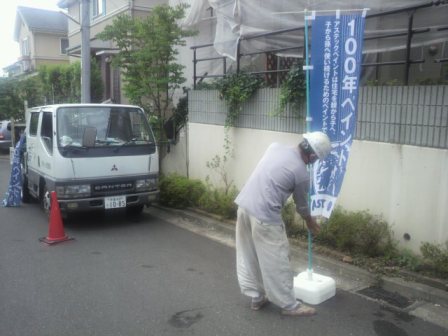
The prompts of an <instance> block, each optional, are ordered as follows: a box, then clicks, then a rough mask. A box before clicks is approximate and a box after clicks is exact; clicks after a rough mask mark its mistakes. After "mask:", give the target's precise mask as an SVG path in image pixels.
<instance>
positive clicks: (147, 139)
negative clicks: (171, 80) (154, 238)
mask: <svg viewBox="0 0 448 336" xmlns="http://www.w3.org/2000/svg"><path fill="white" fill-rule="evenodd" d="M22 172H23V188H22V195H23V196H22V199H23V201H24V202H27V201H28V200H29V199H30V197H33V198H35V199H37V200H39V201H40V203H41V205H42V207H43V209H44V210H46V211H48V210H49V208H50V192H51V191H55V192H56V195H57V199H58V201H59V206H60V208H61V212H62V213H63V214H64V213H70V212H77V211H85V210H95V209H97V210H98V209H103V210H110V209H116V208H125V209H126V211H127V212H129V213H134V214H138V213H140V212H141V211H142V210H143V207H144V206H145V205H149V204H150V203H151V202H152V201H155V200H156V199H157V198H158V195H159V189H158V178H159V158H158V150H157V146H156V143H155V139H154V135H153V132H152V130H151V127H150V125H149V123H148V120H147V118H146V115H145V113H144V111H143V109H142V108H140V107H138V106H132V105H117V104H63V105H48V106H41V107H35V108H32V109H31V110H30V111H29V115H28V118H27V125H26V150H25V152H24V157H23V167H22Z"/></svg>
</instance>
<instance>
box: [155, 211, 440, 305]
mask: <svg viewBox="0 0 448 336" xmlns="http://www.w3.org/2000/svg"><path fill="white" fill-rule="evenodd" d="M152 207H153V208H155V209H158V210H161V211H163V212H165V214H170V213H171V214H175V215H177V216H180V217H181V218H183V219H187V220H188V221H189V222H190V223H191V224H193V225H197V226H199V227H202V228H204V229H210V230H213V231H215V232H221V233H223V234H225V235H229V236H232V237H234V236H235V225H234V222H232V221H229V220H225V219H220V218H219V217H217V216H214V215H209V214H207V213H204V212H202V211H197V210H196V209H172V208H166V207H163V206H160V205H158V204H157V205H156V204H153V205H152ZM152 214H153V215H154V216H156V217H158V216H157V214H154V213H152ZM163 219H165V220H166V219H167V218H166V217H165V218H163ZM290 249H291V259H292V260H291V262H292V263H293V265H294V268H303V270H306V267H307V263H306V262H307V253H308V252H307V250H306V249H305V248H302V247H300V246H297V245H293V244H292V243H291V244H290ZM313 261H314V262H313V268H315V270H318V272H319V273H327V274H328V275H331V276H332V277H335V278H336V283H337V284H338V280H339V281H340V282H339V285H340V284H341V281H342V282H344V281H349V282H353V283H354V285H353V284H352V285H350V286H349V287H348V288H344V289H346V290H349V291H355V292H356V291H357V290H360V289H362V288H365V287H369V286H376V287H381V288H382V289H384V290H386V291H389V292H396V293H398V294H400V295H402V296H405V297H408V298H412V299H414V300H420V301H427V302H430V303H432V304H435V305H443V306H446V307H447V308H448V291H444V290H441V289H439V288H435V287H431V286H428V285H426V284H422V283H419V282H414V281H409V280H404V279H401V278H396V277H387V276H379V275H377V274H374V273H371V272H369V271H367V270H364V269H362V268H359V267H357V266H354V265H350V264H347V263H344V262H342V261H338V260H335V259H334V258H330V257H327V256H323V255H319V253H318V252H317V253H316V252H315V253H313Z"/></svg>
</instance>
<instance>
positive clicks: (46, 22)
mask: <svg viewBox="0 0 448 336" xmlns="http://www.w3.org/2000/svg"><path fill="white" fill-rule="evenodd" d="M17 13H18V14H19V15H20V16H21V17H22V19H23V21H24V23H25V24H26V25H27V26H28V28H29V29H30V30H38V31H46V32H55V33H56V32H57V33H67V30H68V27H67V17H66V16H65V15H63V14H61V13H59V12H55V11H52V10H46V9H39V8H31V7H21V6H19V7H17Z"/></svg>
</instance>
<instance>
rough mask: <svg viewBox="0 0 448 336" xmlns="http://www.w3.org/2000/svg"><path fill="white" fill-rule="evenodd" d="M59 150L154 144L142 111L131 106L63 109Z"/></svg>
mask: <svg viewBox="0 0 448 336" xmlns="http://www.w3.org/2000/svg"><path fill="white" fill-rule="evenodd" d="M57 130H58V132H57V134H58V144H59V147H84V148H85V147H87V148H89V147H104V146H140V145H148V144H152V143H154V137H153V134H152V132H151V129H150V127H149V125H148V122H147V121H146V118H145V115H144V113H143V111H142V110H140V109H138V108H131V107H121V106H116V107H110V106H104V107H102V106H86V107H79V106H74V107H61V108H59V109H58V111H57Z"/></svg>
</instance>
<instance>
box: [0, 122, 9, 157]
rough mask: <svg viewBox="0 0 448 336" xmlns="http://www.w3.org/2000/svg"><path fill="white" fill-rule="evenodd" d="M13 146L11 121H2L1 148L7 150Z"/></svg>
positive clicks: (0, 124) (0, 131)
mask: <svg viewBox="0 0 448 336" xmlns="http://www.w3.org/2000/svg"><path fill="white" fill-rule="evenodd" d="M9 147H11V121H9V120H2V121H0V150H1V151H2V152H5V151H7V150H9Z"/></svg>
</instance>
